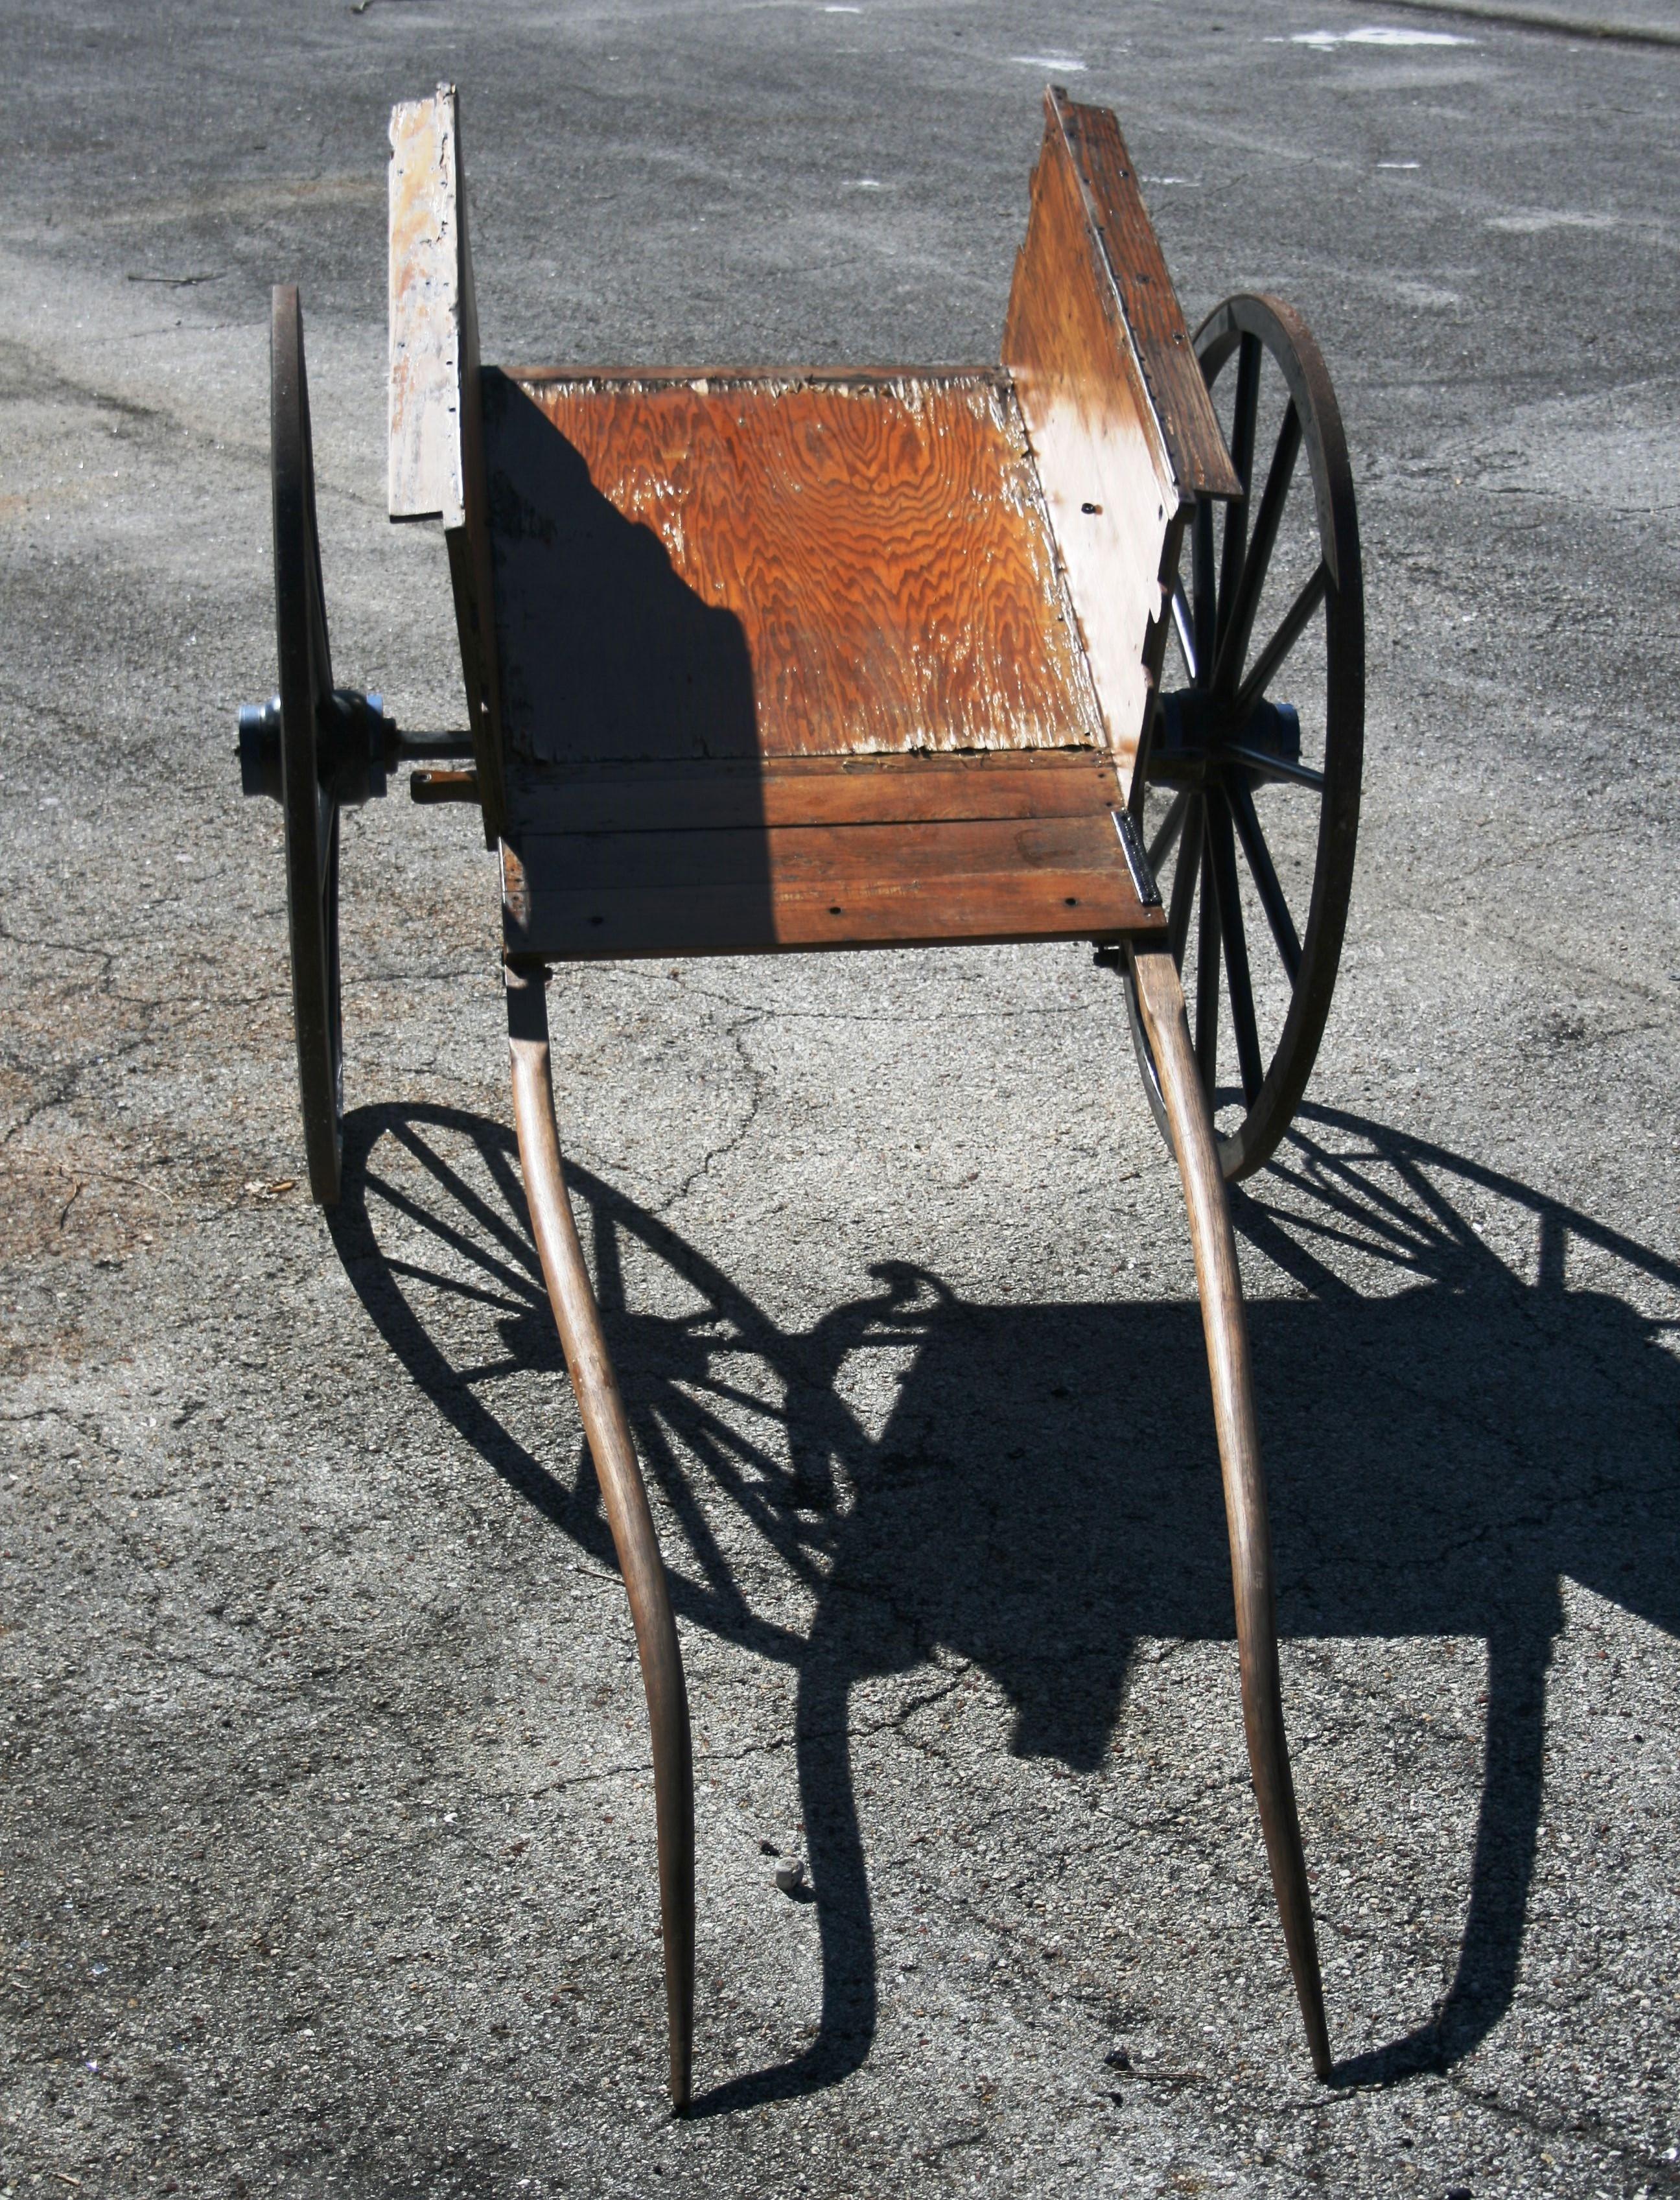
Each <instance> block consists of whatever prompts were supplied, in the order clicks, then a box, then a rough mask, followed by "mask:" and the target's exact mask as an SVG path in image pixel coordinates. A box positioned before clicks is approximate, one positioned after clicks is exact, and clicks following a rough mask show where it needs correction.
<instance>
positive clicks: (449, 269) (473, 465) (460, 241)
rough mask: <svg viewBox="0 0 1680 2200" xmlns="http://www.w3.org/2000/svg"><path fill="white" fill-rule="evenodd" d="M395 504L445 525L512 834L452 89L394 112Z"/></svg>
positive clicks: (472, 682) (470, 697) (492, 803)
mask: <svg viewBox="0 0 1680 2200" xmlns="http://www.w3.org/2000/svg"><path fill="white" fill-rule="evenodd" d="M390 138H391V177H390V282H389V289H390V383H389V455H388V494H389V507H390V515H391V518H393V519H394V520H399V519H400V520H412V519H440V520H442V524H443V529H444V540H445V542H446V543H447V545H448V554H449V580H450V586H451V589H452V593H453V594H454V604H455V630H456V635H457V638H458V640H459V641H460V652H461V676H462V679H463V682H464V683H465V689H466V708H467V723H468V724H469V725H470V727H471V731H472V746H473V756H474V760H475V763H476V764H477V772H478V790H479V800H480V803H481V805H482V806H483V820H484V839H485V844H486V845H487V846H489V847H494V846H495V844H496V841H497V839H498V837H499V836H500V834H501V832H502V830H503V829H504V828H505V827H506V823H507V813H506V791H505V779H504V774H503V769H502V756H503V741H502V732H501V699H500V669H499V666H498V663H497V658H496V648H495V618H494V616H493V611H492V579H491V571H490V546H489V492H488V486H487V483H486V477H485V471H484V433H483V377H482V371H481V368H480V364H479V357H478V309H477V301H476V299H475V297H474V295H473V287H472V253H471V245H470V243H469V240H468V236H467V218H466V175H465V167H464V166H463V163H462V155H461V138H460V103H459V102H458V100H457V98H456V96H455V88H454V85H448V84H441V85H439V86H438V87H437V91H436V94H435V95H434V96H433V97H431V98H430V99H420V100H410V101H405V102H402V103H401V104H400V105H398V106H396V107H395V108H392V110H391V126H390Z"/></svg>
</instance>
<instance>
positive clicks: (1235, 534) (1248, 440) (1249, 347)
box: [1203, 333, 1260, 659]
mask: <svg viewBox="0 0 1680 2200" xmlns="http://www.w3.org/2000/svg"><path fill="white" fill-rule="evenodd" d="M1259 403H1260V338H1259V337H1258V336H1250V335H1249V334H1247V333H1244V337H1243V340H1242V342H1241V343H1240V344H1239V345H1238V348H1237V403H1236V407H1235V410H1234V411H1233V412H1232V416H1231V463H1232V465H1233V466H1235V468H1236V469H1237V478H1238V480H1239V481H1240V482H1241V483H1242V484H1243V494H1242V495H1241V496H1240V497H1239V498H1238V500H1236V502H1235V503H1233V504H1229V505H1227V506H1226V511H1225V541H1224V543H1223V545H1222V546H1221V554H1220V568H1219V611H1218V617H1217V619H1216V622H1215V629H1216V633H1217V636H1218V639H1219V640H1220V641H1223V640H1224V638H1225V629H1226V626H1227V625H1228V624H1229V623H1230V618H1231V607H1232V604H1234V603H1235V601H1236V600H1237V588H1238V582H1240V581H1241V579H1242V577H1243V553H1244V547H1245V545H1246V541H1247V536H1248V525H1249V489H1250V484H1251V483H1252V482H1253V479H1254V423H1255V413H1256V410H1257V408H1258V407H1259ZM1213 653H1214V652H1212V651H1211V650H1204V651H1203V656H1204V658H1209V659H1211V658H1212V656H1213Z"/></svg>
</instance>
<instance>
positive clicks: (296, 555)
mask: <svg viewBox="0 0 1680 2200" xmlns="http://www.w3.org/2000/svg"><path fill="white" fill-rule="evenodd" d="M271 341H272V350H271V354H270V361H271V382H270V393H271V400H272V434H273V477H274V620H275V632H276V639H277V641H278V645H279V656H280V692H279V696H278V703H279V714H278V715H279V751H280V757H279V762H280V775H279V776H280V784H279V788H278V793H279V796H280V801H281V806H282V809H283V811H284V819H285V844H286V904H287V914H288V919H289V924H290V933H291V983H292V1021H293V1027H294V1030H295V1032H296V1040H297V1080H298V1091H299V1095H300V1097H301V1101H302V1103H303V1144H304V1150H305V1154H306V1156H307V1164H308V1170H309V1190H310V1191H311V1193H312V1194H313V1197H314V1198H315V1199H316V1201H317V1202H319V1205H321V1206H322V1207H331V1206H333V1205H334V1204H335V1203H336V1202H337V1198H338V1176H339V1160H340V1154H341V1150H342V1131H341V1122H342V1115H343V1109H344V1039H343V1024H342V1016H341V1014H340V1004H339V989H338V798H337V791H336V789H335V787H334V785H333V775H332V769H331V764H332V759H331V756H330V754H329V753H328V752H329V751H330V750H331V727H332V724H333V723H334V720H335V718H336V716H337V705H336V702H335V698H334V695H333V691H332V654H331V648H330V647H329V644H328V641H327V629H326V600H325V594H324V593H323V591H322V587H321V551H320V541H319V535H318V533H317V530H316V525H315V464H314V456H313V451H312V449H311V447H310V440H309V388H308V383H307V379H306V377H305V374H304V366H303V313H302V309H301V306H300V305H299V303H298V295H297V290H296V287H295V286H294V285H292V284H284V285H282V286H280V287H278V288H277V289H276V290H275V292H274V307H273V322H272V339H271Z"/></svg>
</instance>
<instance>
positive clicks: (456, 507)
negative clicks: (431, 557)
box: [387, 84, 466, 527]
mask: <svg viewBox="0 0 1680 2200" xmlns="http://www.w3.org/2000/svg"><path fill="white" fill-rule="evenodd" d="M390 138H391V167H390V284H389V289H390V381H389V468H388V473H389V480H388V489H387V494H388V500H389V507H390V515H391V518H393V519H441V520H442V523H443V524H444V525H445V527H460V526H461V525H463V524H465V518H466V503H465V484H464V480H463V468H462V464H461V381H462V372H461V237H460V222H459V219H458V216H457V206H458V202H459V200H460V190H459V173H458V163H457V158H456V155H457V132H456V113H455V90H454V85H447V84H441V85H439V86H438V87H437V91H436V95H435V96H434V97H432V98H430V99H411V100H405V101H403V102H401V104H400V105H399V106H396V107H394V108H392V109H391V128H390Z"/></svg>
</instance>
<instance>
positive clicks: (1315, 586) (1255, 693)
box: [1231, 558, 1330, 726]
mask: <svg viewBox="0 0 1680 2200" xmlns="http://www.w3.org/2000/svg"><path fill="white" fill-rule="evenodd" d="M1329 585H1330V570H1329V568H1328V567H1327V566H1326V564H1325V562H1324V560H1323V559H1322V558H1320V560H1319V562H1318V565H1317V567H1316V569H1315V570H1314V574H1313V577H1312V579H1311V580H1310V581H1308V583H1307V585H1306V587H1305V588H1302V591H1301V593H1300V594H1299V595H1298V596H1297V598H1296V599H1295V601H1294V602H1293V603H1292V604H1291V606H1290V607H1289V609H1288V610H1287V611H1285V613H1284V617H1283V623H1282V624H1281V625H1280V626H1279V629H1278V630H1277V632H1276V633H1275V634H1274V635H1273V637H1272V639H1271V640H1270V641H1268V642H1267V645H1266V647H1265V648H1264V649H1262V650H1261V652H1260V654H1259V656H1258V657H1256V659H1255V661H1254V664H1253V668H1252V670H1250V673H1249V676H1248V678H1247V679H1246V680H1245V681H1244V682H1243V684H1242V686H1241V687H1240V688H1238V690H1237V700H1236V703H1235V704H1234V705H1233V706H1232V714H1231V715H1232V717H1233V718H1235V720H1236V721H1237V723H1238V725H1239V726H1240V725H1244V724H1246V723H1247V721H1248V717H1249V713H1250V711H1252V710H1253V708H1254V706H1255V705H1256V703H1257V702H1258V701H1259V700H1260V699H1261V696H1262V695H1263V694H1264V693H1266V689H1267V685H1268V683H1269V682H1270V681H1271V678H1272V675H1273V673H1274V672H1275V671H1276V670H1278V667H1279V665H1280V664H1282V663H1283V661H1284V659H1285V658H1286V657H1287V656H1288V655H1289V652H1291V649H1293V648H1294V647H1295V645H1296V643H1297V641H1300V639H1301V634H1302V629H1303V628H1304V627H1305V625H1306V623H1307V622H1308V619H1309V618H1311V617H1312V616H1313V613H1314V611H1316V610H1317V609H1318V607H1319V606H1320V604H1321V603H1322V602H1323V600H1324V592H1325V590H1326V588H1328V587H1329Z"/></svg>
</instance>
